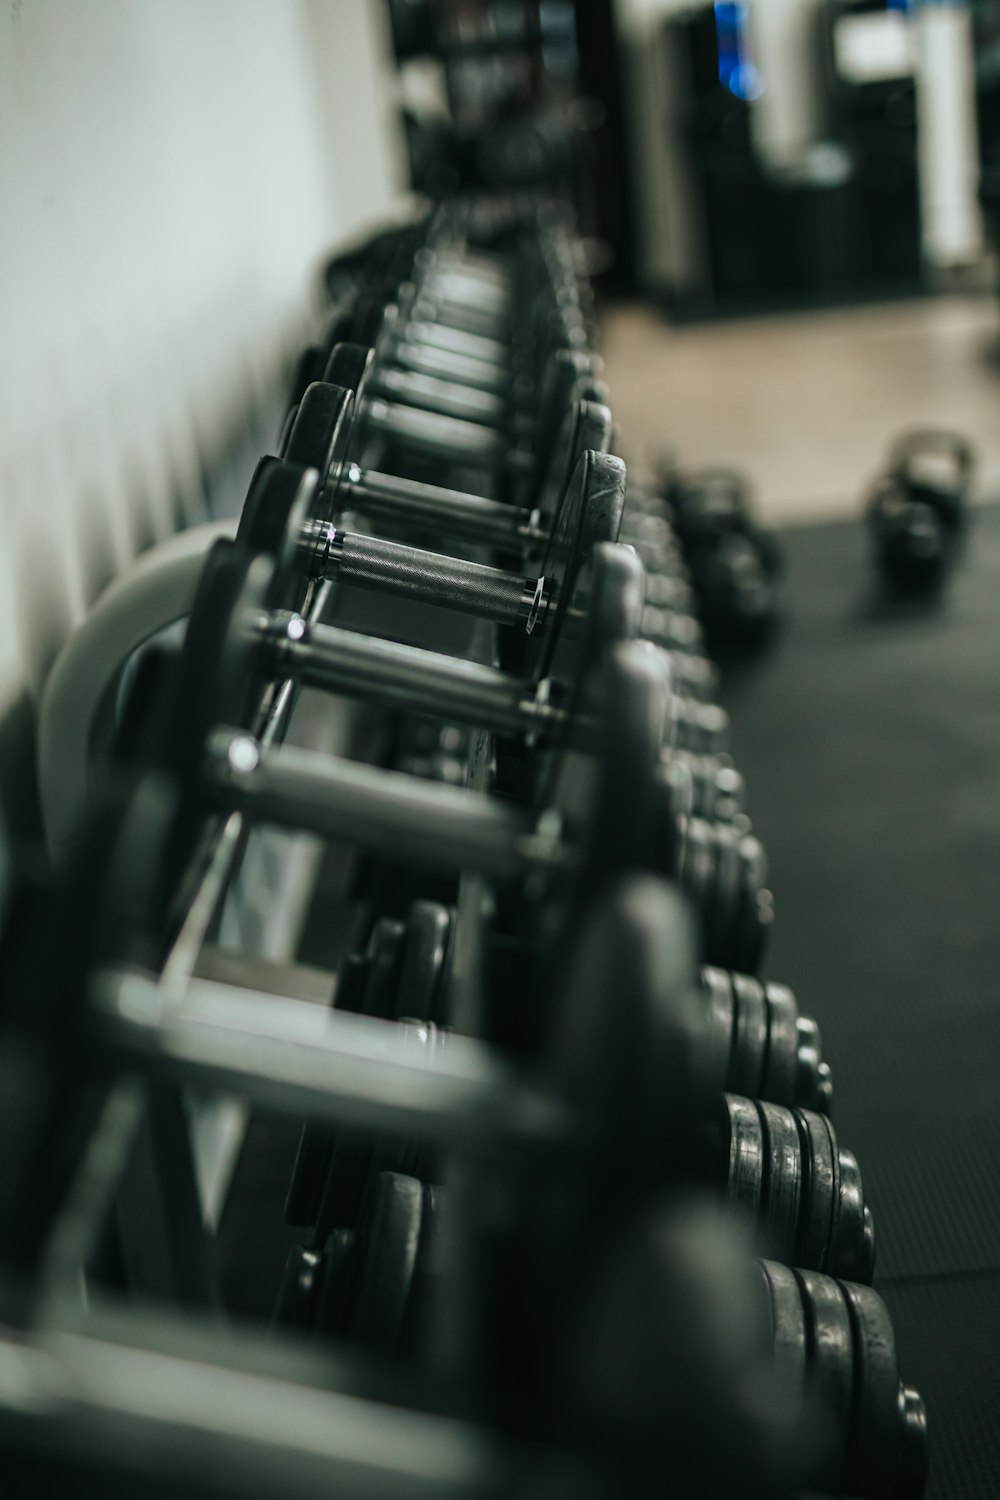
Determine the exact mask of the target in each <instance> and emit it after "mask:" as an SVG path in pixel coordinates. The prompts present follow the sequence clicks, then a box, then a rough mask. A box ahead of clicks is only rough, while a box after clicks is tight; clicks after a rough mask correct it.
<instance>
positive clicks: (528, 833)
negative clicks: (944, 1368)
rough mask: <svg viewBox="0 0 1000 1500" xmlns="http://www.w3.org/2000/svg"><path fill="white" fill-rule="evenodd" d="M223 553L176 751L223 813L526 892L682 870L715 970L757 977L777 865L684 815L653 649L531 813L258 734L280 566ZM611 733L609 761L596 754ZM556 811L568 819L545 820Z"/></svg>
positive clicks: (624, 649) (621, 668) (174, 725)
mask: <svg viewBox="0 0 1000 1500" xmlns="http://www.w3.org/2000/svg"><path fill="white" fill-rule="evenodd" d="M224 553H225V547H224V545H223V546H222V547H221V548H220V552H219V554H217V563H216V565H215V566H214V567H212V568H210V569H208V570H207V571H206V576H205V580H204V584H203V587H202V589H201V590H200V591H199V596H198V599H197V600H196V603H195V608H194V611H193V613H192V616H191V621H190V623H189V628H188V636H187V642H186V646H185V653H184V657H183V662H182V670H181V678H180V683H179V685H178V688H177V698H176V704H177V707H176V708H175V710H174V711H173V712H172V713H171V714H170V715H169V717H168V718H167V732H168V736H169V742H168V744H167V745H166V746H165V748H164V751H163V753H164V754H165V755H166V756H167V758H168V760H169V762H170V764H171V765H172V766H174V767H175V768H177V769H178V770H179V771H180V773H181V774H182V776H183V777H184V778H185V779H186V784H188V785H190V786H192V788H193V787H195V786H198V787H200V789H201V793H202V795H203V796H205V797H207V799H208V802H209V804H210V805H218V804H219V803H220V801H221V802H222V803H224V804H228V805H230V806H238V807H241V808H242V809H243V810H244V811H245V812H247V813H248V814H249V815H250V816H251V817H256V818H259V819H261V820H263V821H265V822H277V823H279V824H285V825H286V826H290V827H294V828H302V829H305V830H309V829H312V830H313V831H316V832H318V833H320V834H322V835H325V836H327V837H333V838H338V839H345V840H347V841H348V842H352V843H355V844H356V846H357V847H358V849H359V850H360V851H362V852H364V853H366V854H368V855H369V856H374V857H375V858H378V859H385V860H389V861H391V862H393V863H402V864H403V865H410V866H416V867H418V868H420V867H427V866H428V865H430V866H432V867H436V868H438V869H442V870H457V869H460V868H462V867H464V866H468V867H469V868H475V869H479V870H481V871H482V873H483V874H484V875H486V876H487V877H493V878H498V879H501V880H513V881H515V882H516V883H519V882H522V881H524V880H526V879H531V878H533V877H534V876H537V877H538V879H539V880H540V881H542V882H543V883H545V881H546V880H555V881H556V884H557V886H563V887H565V889H567V890H569V889H572V888H573V886H574V884H575V882H576V881H577V880H578V879H579V878H583V879H584V881H586V880H587V879H588V878H590V877H589V876H588V873H587V872H588V871H590V872H591V873H593V872H600V871H602V870H604V869H607V868H614V867H616V866H617V865H624V866H630V865H636V864H638V865H641V866H646V867H651V868H656V869H669V870H676V871H677V872H678V873H679V875H680V878H681V879H682V880H683V881H684V883H685V885H686V886H687V887H688V888H689V889H690V890H691V893H692V895H693V896H694V897H695V900H696V902H697V904H698V907H699V911H700V914H701V919H702V944H703V953H704V956H705V958H706V960H707V961H710V962H717V963H720V964H722V965H724V966H726V967H730V968H737V969H742V970H752V969H754V968H755V967H756V965H757V963H758V962H759V959H760V955H761V952H762V948H763V943H764V939H765V935H766V932H767V928H768V926H769V924H770V920H771V910H770V894H769V892H767V890H766V887H765V886H764V878H765V876H764V864H763V855H762V852H761V850H760V846H759V844H757V842H756V840H754V839H753V838H751V837H749V836H748V835H746V834H744V833H743V832H742V831H741V830H739V829H737V828H735V827H732V828H731V827H729V826H728V825H719V826H718V827H716V826H714V825H708V824H706V823H704V822H703V821H702V820H699V819H696V818H686V819H685V818H683V817H681V818H679V817H678V779H677V778H678V766H677V763H676V762H675V761H674V760H672V759H671V758H669V757H667V758H664V756H663V751H662V732H663V725H664V723H665V722H666V718H667V714H668V712H669V689H668V683H667V680H666V678H665V676H664V669H663V663H662V659H661V658H660V657H659V656H658V655H657V653H656V652H655V650H654V648H652V647H650V646H648V645H646V644H644V643H641V642H630V643H623V644H622V645H621V646H619V647H615V648H614V649H613V650H612V652H611V653H610V655H609V656H608V659H607V661H606V663H605V664H604V665H603V666H602V669H601V672H600V673H599V674H598V676H599V678H600V679H601V680H600V681H599V682H597V681H595V683H594V684H588V687H587V690H586V692H585V694H584V695H583V697H582V702H581V705H580V708H581V709H582V712H583V713H584V714H585V715H586V720H587V721H588V722H589V723H593V725H594V726H595V728H594V732H593V734H592V735H591V734H589V733H588V745H587V749H586V750H583V749H577V748H574V747H573V746H572V744H566V745H564V746H563V748H561V749H556V750H555V751H554V752H553V753H552V754H550V755H548V756H546V758H545V760H544V762H543V763H542V764H541V765H540V767H539V769H538V773H537V774H536V775H535V782H536V786H535V790H534V793H533V798H532V801H531V803H524V804H522V803H514V802H504V801H499V800H497V799H496V798H493V797H490V796H487V795H483V794H480V793H476V792H470V791H468V790H466V789H465V788H461V787H454V786H446V785H443V784H430V783H423V782H421V781H419V780H418V779H417V778H414V777H411V776H407V775H405V774H402V773H393V772H385V771H381V770H378V769H377V768H374V767H367V766H361V765H358V764H355V763H353V762H348V761H343V760H339V759H337V758H335V757H327V756H324V755H320V754H315V753H310V752H307V751H300V750H292V749H284V750H281V751H275V750H272V749H270V748H262V747H261V746H260V745H259V744H258V743H257V742H256V741H255V740H253V738H252V736H251V735H250V733H249V732H248V726H251V725H252V723H253V719H254V713H255V711H256V707H257V704H256V703H255V702H254V701H253V697H254V695H253V691H252V689H251V686H250V684H251V683H252V681H253V664H254V662H256V661H258V660H259V651H260V643H259V635H258V634H257V632H256V631H255V630H254V628H253V621H254V620H259V619H260V618H262V617H265V616H266V613H267V604H268V599H267V594H268V588H269V585H270V580H271V575H272V571H273V565H272V564H271V563H270V562H269V561H268V560H267V559H265V558H258V559H257V560H256V561H255V562H253V563H249V565H248V559H247V558H246V557H245V556H243V555H242V554H241V553H240V552H239V549H237V551H236V552H235V553H234V554H233V556H232V557H231V558H226V557H225V555H224ZM237 598H240V599H242V600H243V602H244V604H245V606H246V612H245V615H244V618H246V620H247V621H248V623H249V625H250V628H249V629H248V630H245V631H244V630H234V629H233V628H232V623H233V618H232V615H233V612H232V608H231V605H232V603H233V602H234V601H235V600H236V599H237ZM227 601H228V603H227ZM217 725H218V726H226V727H219V728H218V730H216V729H215V726H217ZM602 725H604V726H608V728H607V731H602V730H601V726H602ZM612 725H614V726H615V730H614V732H613V733H612V732H611V730H610V726H612ZM629 725H631V726H632V727H631V729H628V728H627V726H629ZM213 731H214V732H213ZM602 732H606V735H607V741H608V742H606V743H605V745H604V746H603V750H604V755H605V761H604V763H603V764H601V763H600V758H599V756H598V755H596V754H595V752H597V751H598V750H599V749H600V748H602V747H601V745H600V735H601V733H602ZM571 738H572V736H570V739H571ZM681 775H682V777H683V770H681ZM595 781H596V783H597V786H596V788H594V783H595ZM680 785H681V787H682V788H683V780H682V781H681V783H680ZM592 788H594V790H593V791H592V790H591V789H592ZM543 808H552V809H553V810H555V809H558V811H559V816H558V817H555V818H554V817H553V816H551V815H550V816H549V817H548V818H547V819H546V818H544V817H542V818H541V821H540V822H538V823H537V826H536V822H537V820H538V819H539V816H540V814H541V811H542V809H543ZM557 825H561V832H559V833H557V832H556V831H555V829H556V826H557ZM549 830H551V832H550V831H549ZM588 849H589V850H590V853H587V852H586V851H587V850H588ZM689 849H690V850H691V851H692V852H691V854H690V856H689V854H688V852H687V851H688V850H689ZM567 880H568V882H569V884H568V885H567Z"/></svg>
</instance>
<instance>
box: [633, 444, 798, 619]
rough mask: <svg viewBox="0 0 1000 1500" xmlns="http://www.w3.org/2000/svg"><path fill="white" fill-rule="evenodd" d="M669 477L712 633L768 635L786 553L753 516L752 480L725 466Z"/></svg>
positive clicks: (667, 486)
mask: <svg viewBox="0 0 1000 1500" xmlns="http://www.w3.org/2000/svg"><path fill="white" fill-rule="evenodd" d="M662 477H663V482H664V497H665V499H666V500H667V501H668V503H669V505H670V508H671V513H672V516H673V519H674V525H675V527H676V530H677V534H678V537H679V538H680V541H681V544H682V546H683V548H684V555H685V557H686V559H687V562H688V566H689V567H690V569H691V575H692V579H693V582H694V585H695V588H696V590H697V592H698V597H699V601H700V604H701V617H702V620H703V623H704V626H705V630H706V633H707V635H708V638H709V639H710V640H714V641H717V642H720V643H734V642H745V643H754V642H757V641H759V640H761V639H763V638H764V637H765V636H766V635H767V634H768V633H769V632H770V630H771V629H772V628H773V626H774V625H775V623H776V621H777V619H778V616H779V613H780V600H779V593H778V582H779V578H780V572H781V556H780V552H779V550H778V546H777V543H776V542H775V540H774V538H773V536H771V535H770V534H769V533H768V532H765V531H763V530H762V529H761V528H760V527H759V526H758V525H757V524H756V523H755V522H754V521H753V519H752V518H751V515H750V509H749V497H748V492H747V483H746V480H745V479H744V478H743V476H742V475H741V474H738V473H737V472H736V471H735V470H731V469H721V468H720V469H705V470H701V471H696V472H694V473H690V474H680V473H678V472H676V471H674V472H673V473H668V474H666V475H665V476H662Z"/></svg>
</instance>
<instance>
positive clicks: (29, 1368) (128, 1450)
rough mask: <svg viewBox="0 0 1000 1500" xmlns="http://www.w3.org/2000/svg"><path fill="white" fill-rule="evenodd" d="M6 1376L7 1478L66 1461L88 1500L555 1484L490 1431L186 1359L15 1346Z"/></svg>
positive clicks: (54, 1341)
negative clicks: (93, 1492) (536, 1479)
mask: <svg viewBox="0 0 1000 1500" xmlns="http://www.w3.org/2000/svg"><path fill="white" fill-rule="evenodd" d="M178 1342H179V1341H178V1340H177V1339H176V1338H175V1339H174V1340H173V1343H174V1344H177V1343H178ZM284 1363H285V1364H286V1365H287V1364H289V1363H291V1361H290V1360H285V1361H284ZM276 1364H277V1366H278V1369H279V1371H280V1370H281V1363H280V1362H278V1361H276ZM0 1368H2V1369H3V1372H4V1378H3V1381H2V1384H0V1442H2V1444H3V1448H4V1453H5V1455H6V1467H7V1469H8V1472H10V1473H14V1474H16V1475H17V1476H21V1477H23V1476H25V1474H28V1473H30V1464H31V1462H32V1459H33V1457H35V1456H37V1457H38V1458H39V1459H40V1460H41V1465H40V1474H41V1475H47V1474H48V1471H49V1467H50V1465H51V1460H52V1459H53V1458H56V1459H58V1460H61V1461H62V1462H63V1463H65V1464H66V1465H67V1466H68V1467H69V1468H70V1469H71V1470H72V1472H73V1473H74V1475H78V1476H79V1478H80V1479H81V1480H83V1481H84V1487H85V1488H86V1489H88V1490H89V1489H90V1488H92V1484H91V1483H89V1482H87V1481H88V1480H91V1481H92V1480H93V1479H95V1478H97V1479H98V1481H99V1484H98V1487H99V1488H100V1489H101V1490H104V1489H105V1488H107V1487H108V1486H109V1485H110V1489H111V1490H112V1491H113V1492H114V1493H115V1494H119V1493H125V1492H126V1491H125V1488H124V1486H129V1488H128V1491H127V1492H128V1493H130V1494H135V1495H144V1494H146V1493H147V1492H148V1491H149V1490H150V1489H151V1488H155V1489H157V1490H159V1489H161V1488H162V1487H166V1488H167V1489H169V1490H170V1491H171V1492H172V1493H173V1492H176V1493H177V1494H182V1493H186V1492H188V1491H189V1490H191V1489H192V1488H193V1489H194V1490H195V1492H197V1493H199V1494H200V1493H202V1492H203V1491H204V1489H205V1487H206V1480H208V1481H209V1487H210V1489H211V1492H212V1494H213V1495H216V1496H217V1497H218V1500H273V1497H274V1496H275V1495H281V1496H283V1497H285V1500H330V1497H331V1496H334V1495H336V1496H337V1497H339V1500H513V1497H515V1496H517V1495H522V1494H526V1493H528V1492H529V1491H530V1490H531V1488H532V1483H533V1476H535V1466H536V1464H539V1463H541V1464H542V1465H543V1468H544V1472H545V1473H546V1474H547V1475H549V1476H551V1474H552V1471H553V1467H554V1464H558V1463H559V1460H558V1459H554V1458H553V1456H552V1455H551V1454H547V1453H546V1454H545V1455H544V1460H543V1456H542V1455H541V1454H538V1453H535V1452H533V1451H532V1450H522V1449H518V1448H516V1447H515V1448H508V1447H507V1445H506V1444H505V1443H504V1442H503V1441H502V1440H501V1439H499V1438H498V1437H497V1436H496V1435H495V1434H493V1433H491V1432H489V1431H488V1430H487V1429H485V1428H480V1427H474V1426H472V1425H471V1424H466V1423H463V1422H460V1421H456V1420H454V1419H451V1418H445V1417H439V1416H435V1415H427V1414H425V1413H422V1412H417V1411H413V1410H408V1409H403V1408H401V1407H399V1406H392V1405H389V1404H387V1403H386V1402H380V1401H368V1400H365V1399H364V1398H362V1397H360V1396H357V1395H352V1394H350V1393H349V1392H345V1391H338V1390H332V1389H324V1388H323V1387H322V1385H320V1384H319V1382H318V1381H317V1383H316V1384H312V1383H306V1380H305V1379H303V1380H301V1381H298V1380H295V1379H292V1380H289V1379H287V1378H284V1377H283V1375H282V1374H281V1373H276V1374H267V1373H259V1372H256V1371H246V1370H240V1369H234V1368H227V1367H225V1366H224V1365H221V1364H219V1363H218V1362H217V1360H213V1362H212V1363H209V1362H207V1361H205V1360H202V1359H196V1358H191V1357H185V1355H184V1353H183V1352H181V1353H178V1352H177V1351H176V1349H171V1352H169V1353H167V1352H160V1351H153V1350H150V1349H145V1348H140V1347H134V1346H132V1347H130V1346H128V1345H126V1344H124V1343H119V1344H112V1343H109V1342H107V1341H104V1340H102V1339H99V1338H95V1337H87V1336H86V1335H85V1334H79V1333H56V1332H49V1333H44V1334H42V1335H40V1336H36V1337H35V1338H34V1339H33V1340H30V1341H29V1340H26V1339H24V1338H23V1337H16V1336H14V1335H12V1334H7V1335H6V1336H4V1337H2V1338H0ZM562 1462H563V1463H564V1464H565V1463H566V1461H565V1460H563V1461H562ZM40 1482H41V1481H40V1479H39V1483H40ZM564 1483H567V1481H566V1480H565V1477H564ZM15 1484H16V1481H15ZM565 1493H573V1494H577V1493H581V1491H580V1490H579V1487H578V1486H575V1487H574V1486H568V1485H567V1487H566V1488H565ZM583 1493H584V1494H586V1493H587V1491H586V1490H584V1491H583Z"/></svg>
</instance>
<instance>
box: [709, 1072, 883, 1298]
mask: <svg viewBox="0 0 1000 1500" xmlns="http://www.w3.org/2000/svg"><path fill="white" fill-rule="evenodd" d="M720 1122H721V1123H720V1126H719V1131H720V1143H719V1144H720V1148H721V1155H722V1159H723V1161H724V1162H725V1164H726V1165H725V1173H726V1177H725V1180H726V1186H727V1191H728V1194H729V1196H730V1198H731V1200H732V1201H734V1202H736V1203H739V1204H740V1205H741V1206H742V1207H743V1209H744V1210H745V1212H746V1213H747V1215H748V1217H749V1219H750V1222H751V1223H752V1225H753V1228H754V1231H755V1233H756V1236H757V1240H758V1243H759V1244H760V1245H761V1247H762V1250H763V1253H764V1254H766V1255H770V1256H771V1257H773V1258H774V1259H775V1260H780V1261H782V1262H783V1263H784V1264H785V1265H794V1266H804V1267H808V1268H809V1269H810V1270H815V1271H826V1272H828V1273H829V1274H830V1275H834V1276H845V1277H847V1279H848V1280H851V1281H858V1282H870V1281H871V1279H872V1275H873V1273H874V1269H875V1223H874V1219H873V1217H872V1213H871V1209H870V1208H868V1207H867V1205H866V1204H865V1201H864V1192H863V1189H862V1185H861V1173H860V1171H859V1169H858V1164H857V1161H856V1159H855V1157H854V1156H853V1154H852V1153H851V1152H850V1151H845V1150H844V1149H843V1147H841V1146H839V1145H838V1144H837V1138H836V1135H835V1134H834V1130H833V1126H832V1125H831V1124H830V1121H829V1120H828V1119H827V1118H826V1116H825V1115H820V1114H815V1113H813V1112H812V1111H811V1110H805V1109H786V1108H783V1107H782V1106H781V1105H778V1104H769V1103H766V1102H764V1101H761V1100H757V1099H743V1098H739V1097H737V1096H736V1095H732V1094H726V1095H724V1096H723V1098H722V1103H721V1107H720Z"/></svg>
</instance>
